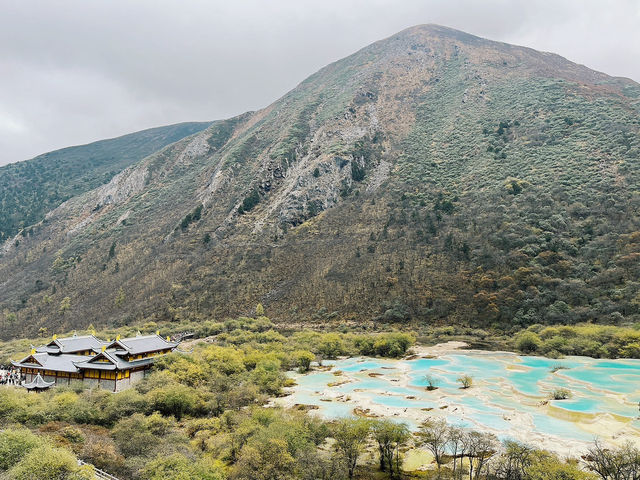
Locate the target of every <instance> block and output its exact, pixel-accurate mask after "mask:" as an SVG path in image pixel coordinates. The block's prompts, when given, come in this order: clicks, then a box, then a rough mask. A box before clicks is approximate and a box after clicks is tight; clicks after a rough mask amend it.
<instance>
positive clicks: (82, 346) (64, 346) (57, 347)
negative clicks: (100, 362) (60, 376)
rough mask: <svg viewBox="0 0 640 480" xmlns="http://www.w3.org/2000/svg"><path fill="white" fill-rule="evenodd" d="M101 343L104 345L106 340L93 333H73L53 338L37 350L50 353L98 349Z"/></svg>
mask: <svg viewBox="0 0 640 480" xmlns="http://www.w3.org/2000/svg"><path fill="white" fill-rule="evenodd" d="M103 345H106V342H103V341H102V340H100V339H99V338H96V337H94V336H93V335H83V336H78V335H74V336H72V337H65V338H54V339H53V340H52V341H51V342H49V343H48V344H47V345H44V346H42V347H40V348H38V351H39V352H46V353H52V354H55V353H73V352H82V351H85V350H94V351H100V349H101V348H102V346H103Z"/></svg>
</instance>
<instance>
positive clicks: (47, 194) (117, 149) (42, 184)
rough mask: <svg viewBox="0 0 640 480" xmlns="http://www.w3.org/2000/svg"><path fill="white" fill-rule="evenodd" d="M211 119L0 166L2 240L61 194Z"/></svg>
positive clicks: (102, 179)
mask: <svg viewBox="0 0 640 480" xmlns="http://www.w3.org/2000/svg"><path fill="white" fill-rule="evenodd" d="M210 124H211V122H189V123H179V124H177V125H169V126H166V127H158V128H150V129H148V130H143V131H141V132H136V133H131V134H129V135H124V136H122V137H118V138H112V139H109V140H101V141H99V142H93V143H89V144H88V145H80V146H77V147H69V148H63V149H61V150H56V151H54V152H49V153H45V154H44V155H39V156H37V157H35V158H33V159H31V160H28V161H25V162H18V163H12V164H9V165H5V166H3V167H0V205H2V209H0V242H4V241H5V240H6V239H8V238H10V237H13V236H14V235H16V234H17V233H18V232H19V231H20V230H21V229H23V228H24V227H28V226H29V225H33V224H34V223H37V222H39V221H40V220H42V219H43V218H44V215H45V214H46V213H47V212H48V211H49V210H52V209H53V208H55V207H57V206H59V205H60V204H61V203H62V202H64V201H65V200H68V199H69V198H71V197H74V196H76V195H80V194H81V193H84V192H87V191H89V190H93V189H94V188H96V187H98V186H100V185H102V184H104V183H107V182H109V181H110V180H111V179H112V178H113V177H114V176H115V175H116V174H117V173H119V172H121V171H122V170H123V169H124V168H126V167H128V166H129V165H133V164H134V163H136V162H138V161H139V160H141V159H143V158H144V157H146V156H147V155H150V154H151V153H153V152H155V151H157V150H160V149H161V148H163V147H165V146H167V145H169V144H170V143H173V142H176V141H177V140H180V139H181V138H184V137H186V136H189V135H192V134H194V133H197V132H200V131H202V130H204V129H205V128H206V127H207V126H209V125H210Z"/></svg>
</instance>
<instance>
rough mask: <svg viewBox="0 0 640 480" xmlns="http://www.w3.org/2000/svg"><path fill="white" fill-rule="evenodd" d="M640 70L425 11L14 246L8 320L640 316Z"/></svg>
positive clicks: (500, 324)
mask: <svg viewBox="0 0 640 480" xmlns="http://www.w3.org/2000/svg"><path fill="white" fill-rule="evenodd" d="M639 114H640V86H639V85H638V84H637V83H635V82H633V81H631V80H627V79H621V78H613V77H609V76H607V75H605V74H602V73H599V72H595V71H593V70H590V69H588V68H586V67H584V66H580V65H576V64H574V63H571V62H569V61H568V60H566V59H563V58H561V57H559V56H557V55H553V54H550V53H542V52H537V51H534V50H531V49H527V48H523V47H516V46H512V45H507V44H502V43H497V42H491V41H489V40H484V39H481V38H478V37H474V36H472V35H468V34H464V33H462V32H458V31H455V30H450V29H446V28H443V27H438V26H432V25H430V26H421V27H415V28H412V29H408V30H405V31H403V32H401V33H399V34H397V35H394V36H393V37H390V38H388V39H385V40H382V41H380V42H377V43H375V44H373V45H370V46H368V47H366V48H364V49H362V50H361V51H359V52H357V53H355V54H354V55H352V56H350V57H347V58H345V59H343V60H340V61H338V62H336V63H333V64H331V65H329V66H327V67H325V68H324V69H322V70H320V71H319V72H317V73H316V74H314V75H312V76H311V77H309V78H308V79H307V80H305V81H304V82H302V83H301V84H300V85H299V86H298V87H297V88H296V89H294V90H293V91H291V92H290V93H288V94H287V95H285V96H284V97H283V98H281V99H280V100H278V101H276V102H275V103H274V104H272V105H271V106H269V107H266V108H265V109H263V110H260V111H257V112H255V113H248V114H245V115H241V116H238V117H235V118H233V119H229V120H225V121H220V122H215V123H214V124H212V125H211V126H210V127H208V128H207V129H206V130H204V131H202V132H201V133H199V134H197V135H196V136H194V137H190V138H189V139H184V140H181V141H178V142H177V143H175V144H173V145H171V146H169V147H168V148H166V149H164V150H162V151H161V152H158V153H155V154H154V155H152V156H150V157H148V158H146V159H144V160H143V161H141V162H138V163H137V164H135V165H134V166H131V167H130V168H127V169H126V170H124V171H123V172H122V173H121V174H119V175H117V176H116V177H114V178H113V179H112V180H111V181H110V182H109V183H108V184H106V185H103V186H101V187H99V188H97V189H95V190H92V191H87V192H85V193H83V194H81V195H78V196H75V197H73V198H71V199H70V200H69V201H68V202H66V203H65V204H64V205H63V206H62V207H60V208H58V209H56V210H54V211H53V212H51V214H50V215H48V217H47V221H46V222H45V223H40V224H37V225H36V226H34V228H32V229H30V230H29V231H28V232H26V233H25V235H24V237H23V238H22V239H21V241H20V242H19V245H16V244H15V242H6V243H5V244H4V247H3V250H2V252H3V256H2V257H1V258H0V311H2V312H3V313H2V315H0V320H1V321H2V326H3V328H2V332H3V334H4V335H5V336H11V335H15V334H17V333H18V332H20V333H22V331H23V329H25V328H26V329H28V330H29V331H31V332H32V333H36V332H37V331H38V330H39V329H40V328H48V329H49V331H51V329H66V330H69V329H71V328H75V327H81V326H86V325H88V324H90V323H93V324H94V325H118V324H125V323H133V322H141V321H150V320H154V321H158V320H160V321H166V320H176V321H177V320H187V321H199V320H201V319H205V318H210V317H216V318H224V317H226V316H234V315H236V314H241V313H244V312H245V309H246V308H247V306H252V305H255V304H257V303H262V304H264V305H265V306H267V307H268V309H269V311H270V312H271V316H272V317H273V318H274V319H275V320H276V321H278V322H284V323H286V322H294V323H297V322H310V321H315V322H326V321H329V320H338V321H340V320H341V321H363V320H374V321H378V322H409V321H413V322H420V323H429V324H436V325H438V324H450V323H458V324H464V325H474V326H482V327H493V328H497V329H501V330H505V331H511V330H517V329H519V328H522V327H525V326H528V325H532V324H537V323H541V324H553V323H575V322H580V321H594V322H600V323H633V322H637V321H639V320H640V316H639V312H640V283H639V281H638V276H639V274H640V271H639V268H640V267H639V265H640V263H639V262H638V258H640V225H639V223H640V216H639V211H638V209H639V208H640V194H639V192H640V189H639V186H640V159H639V157H640V135H639V133H640V115H639Z"/></svg>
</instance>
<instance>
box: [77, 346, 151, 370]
mask: <svg viewBox="0 0 640 480" xmlns="http://www.w3.org/2000/svg"><path fill="white" fill-rule="evenodd" d="M100 357H104V358H106V359H107V360H109V363H107V362H97V361H96V359H97V358H100ZM154 360H155V359H154V358H153V357H151V358H143V359H141V360H134V361H132V362H128V361H127V360H124V359H122V358H120V357H118V356H117V355H113V354H112V352H107V351H105V352H101V353H99V354H98V355H96V356H95V357H91V358H88V359H86V360H83V361H80V362H75V365H76V367H78V368H91V369H95V370H115V369H116V368H117V369H118V370H125V369H127V368H134V367H141V366H143V365H149V364H151V363H153V361H154Z"/></svg>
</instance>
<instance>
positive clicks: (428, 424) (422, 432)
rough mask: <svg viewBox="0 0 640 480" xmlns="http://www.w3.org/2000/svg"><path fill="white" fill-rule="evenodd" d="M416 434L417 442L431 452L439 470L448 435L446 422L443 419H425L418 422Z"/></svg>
mask: <svg viewBox="0 0 640 480" xmlns="http://www.w3.org/2000/svg"><path fill="white" fill-rule="evenodd" d="M416 435H417V437H418V442H419V444H420V445H422V446H424V447H426V448H427V449H428V450H429V451H430V452H431V453H432V454H433V457H434V459H435V461H436V464H437V465H438V471H440V467H441V466H442V461H443V456H444V454H445V452H446V448H447V440H448V437H449V426H448V425H447V422H446V421H445V420H443V419H437V420H436V419H429V420H425V421H424V422H422V423H421V424H420V427H419V428H418V433H417V434H416Z"/></svg>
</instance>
